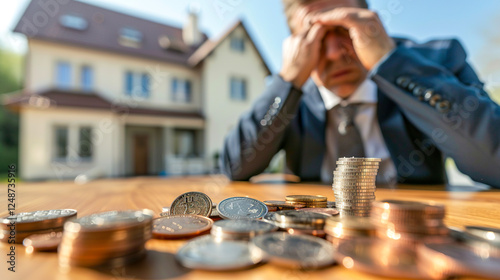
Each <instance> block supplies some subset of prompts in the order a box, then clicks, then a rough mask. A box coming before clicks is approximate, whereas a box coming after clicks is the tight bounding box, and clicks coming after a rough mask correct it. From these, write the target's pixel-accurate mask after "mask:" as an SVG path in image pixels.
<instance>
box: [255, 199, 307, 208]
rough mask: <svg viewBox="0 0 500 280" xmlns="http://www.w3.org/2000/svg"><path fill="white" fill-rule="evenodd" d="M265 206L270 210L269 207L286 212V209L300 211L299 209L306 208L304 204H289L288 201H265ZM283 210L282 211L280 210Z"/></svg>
mask: <svg viewBox="0 0 500 280" xmlns="http://www.w3.org/2000/svg"><path fill="white" fill-rule="evenodd" d="M264 204H265V205H266V206H267V207H268V208H269V207H276V208H278V210H285V209H298V208H304V207H305V206H306V205H305V204H304V203H296V204H292V203H288V202H287V201H280V200H265V201H264ZM280 208H282V209H280Z"/></svg>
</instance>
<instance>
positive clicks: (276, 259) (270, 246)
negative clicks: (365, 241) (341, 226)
mask: <svg viewBox="0 0 500 280" xmlns="http://www.w3.org/2000/svg"><path fill="white" fill-rule="evenodd" d="M250 247H251V251H252V252H255V254H261V255H263V256H264V259H266V260H268V261H269V262H270V263H274V264H278V265H283V266H287V267H293V268H303V269H311V268H320V267H325V266H328V265H331V264H333V263H334V256H335V250H334V249H333V246H332V244H330V243H328V242H327V241H325V240H323V239H321V238H318V237H313V236H308V235H291V234H288V233H285V232H275V233H266V234H263V235H259V236H256V237H255V238H253V239H252V240H251V241H250Z"/></svg>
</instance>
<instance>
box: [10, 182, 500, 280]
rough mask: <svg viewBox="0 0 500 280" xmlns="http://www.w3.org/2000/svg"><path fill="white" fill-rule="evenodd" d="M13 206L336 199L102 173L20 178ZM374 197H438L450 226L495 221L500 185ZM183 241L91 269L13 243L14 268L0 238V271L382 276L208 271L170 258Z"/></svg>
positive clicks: (31, 275) (337, 275)
mask: <svg viewBox="0 0 500 280" xmlns="http://www.w3.org/2000/svg"><path fill="white" fill-rule="evenodd" d="M16 190H17V192H16V200H17V203H16V213H20V212H28V211H35V210H46V209H61V208H72V209H76V210H78V216H79V217H82V216H85V215H89V214H92V213H97V212H102V211H109V210H125V209H143V208H148V209H151V210H153V211H154V212H155V213H159V212H161V209H162V207H164V206H169V205H170V203H171V202H172V201H173V200H174V199H175V198H176V197H177V196H178V195H180V194H182V193H184V192H187V191H199V192H203V193H206V194H207V195H209V196H210V197H211V199H212V201H214V202H219V201H221V200H223V199H225V198H228V197H232V196H249V197H252V198H256V199H259V200H262V201H263V200H284V197H285V196H286V195H291V194H318V195H324V196H327V197H328V200H332V201H333V200H334V195H333V191H332V189H331V186H327V185H315V184H285V183H261V184H251V183H247V182H230V181H228V180H226V179H225V178H224V177H222V176H204V177H185V178H179V177H177V178H174V177H171V178H150V177H138V178H129V179H102V180H96V181H91V182H89V183H87V184H83V185H78V184H74V183H73V182H43V183H25V182H23V183H18V184H17V187H16ZM376 196H377V200H382V199H401V200H415V201H435V202H438V203H442V204H444V205H446V210H447V214H446V218H445V222H446V224H447V225H448V226H455V227H462V226H465V225H478V226H492V227H500V192H499V191H494V190H493V191H478V190H475V189H471V188H461V189H460V188H458V189H457V188H455V189H453V188H452V189H451V191H450V190H447V189H446V188H445V187H444V186H408V185H404V186H397V188H396V189H389V188H381V187H378V188H377V191H376ZM0 201H1V202H0V207H1V208H0V215H1V216H6V215H7V191H3V192H2V193H1V194H0ZM185 242H186V241H183V240H177V241H170V240H155V239H152V240H150V241H148V243H147V244H146V248H147V249H148V253H147V256H146V258H145V259H144V260H143V261H141V262H139V263H136V264H133V265H130V266H128V267H126V268H124V269H113V270H95V269H89V268H72V269H71V270H70V271H69V272H68V271H62V270H61V269H59V267H58V263H57V254H56V253H33V254H26V253H25V251H24V247H23V246H22V245H20V244H16V272H14V273H13V272H10V271H8V270H7V267H8V266H7V263H6V261H7V256H6V254H7V252H8V251H7V250H8V248H9V245H8V244H5V243H2V244H1V245H0V248H1V254H0V263H1V264H2V265H1V266H0V269H1V271H0V279H2V280H3V279H30V280H31V279H36V280H38V279H55V280H66V279H68V280H69V279H72V280H73V279H74V280H78V279H95V280H98V279H173V278H179V279H217V280H220V279H226V278H227V279H238V280H243V279H273V280H280V279H287V280H295V279H303V280H306V279H383V278H378V277H376V276H373V275H369V274H364V273H361V272H356V271H350V270H347V269H345V268H343V267H341V266H333V267H330V268H326V269H321V270H316V271H298V270H292V269H287V268H283V267H277V266H274V265H271V264H263V265H259V266H257V267H254V268H251V269H247V270H242V271H236V272H234V271H233V272H207V271H200V270H190V269H186V268H183V267H182V266H180V265H179V264H178V263H177V262H176V261H175V258H174V256H175V252H176V251H177V249H178V248H180V246H182V245H183V244H184V243H185Z"/></svg>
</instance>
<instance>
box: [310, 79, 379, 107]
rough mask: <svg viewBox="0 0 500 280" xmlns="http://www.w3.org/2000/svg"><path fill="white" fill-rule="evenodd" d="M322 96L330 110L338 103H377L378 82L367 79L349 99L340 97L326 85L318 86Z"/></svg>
mask: <svg viewBox="0 0 500 280" xmlns="http://www.w3.org/2000/svg"><path fill="white" fill-rule="evenodd" d="M318 90H319V93H320V94H321V98H322V99H323V102H324V103H325V108H326V110H327V111H328V110H330V109H332V108H333V107H335V106H337V105H338V104H340V103H342V105H344V106H345V105H347V104H351V103H365V104H366V103H371V104H375V103H377V101H378V98H377V84H375V82H374V81H372V80H370V79H366V80H364V81H363V83H361V85H359V87H358V88H357V89H356V91H354V93H353V94H352V95H351V96H349V97H348V98H347V99H342V98H340V97H338V96H337V95H336V94H335V93H333V92H332V91H330V90H329V89H327V88H325V87H324V86H320V87H318Z"/></svg>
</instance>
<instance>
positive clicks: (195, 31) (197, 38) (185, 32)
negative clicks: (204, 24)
mask: <svg viewBox="0 0 500 280" xmlns="http://www.w3.org/2000/svg"><path fill="white" fill-rule="evenodd" d="M199 11H200V7H199V4H197V3H195V2H192V3H191V4H190V5H189V10H188V21H187V23H186V24H185V25H184V28H183V29H182V39H183V40H184V43H186V45H188V46H196V45H198V44H199V43H201V40H202V36H201V32H200V29H199V28H198V13H199Z"/></svg>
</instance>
